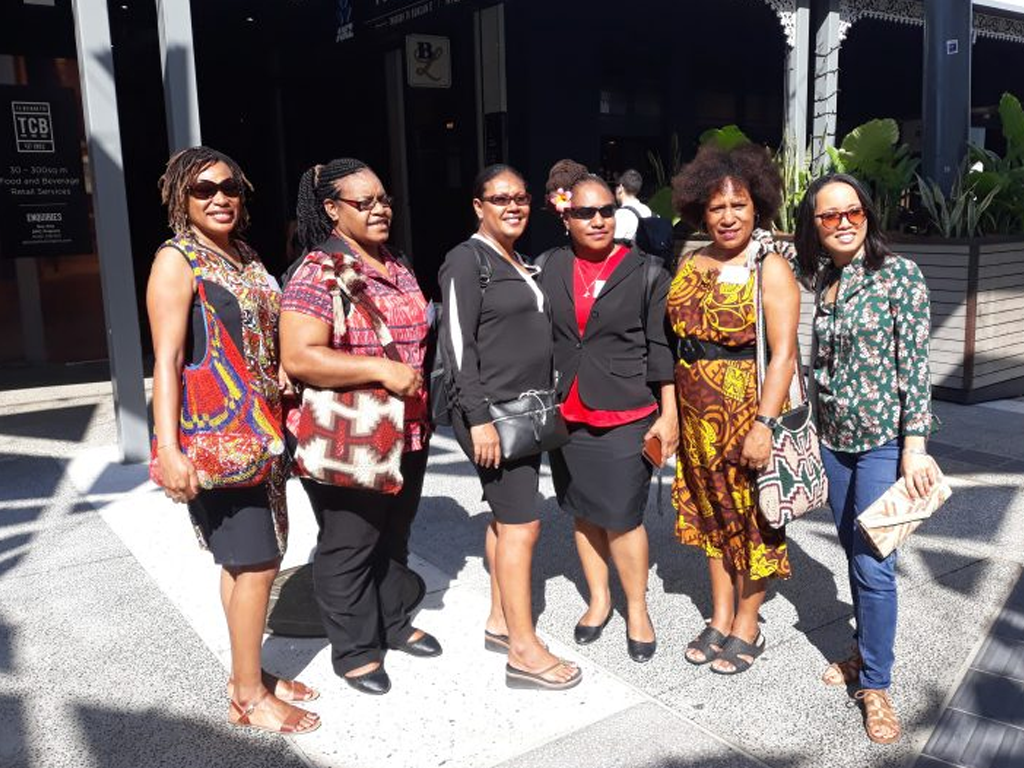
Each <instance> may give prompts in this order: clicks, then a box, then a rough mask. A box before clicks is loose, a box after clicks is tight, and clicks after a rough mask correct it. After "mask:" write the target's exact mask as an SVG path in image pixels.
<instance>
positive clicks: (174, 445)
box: [156, 443, 181, 451]
mask: <svg viewBox="0 0 1024 768" xmlns="http://www.w3.org/2000/svg"><path fill="white" fill-rule="evenodd" d="M164 448H178V444H177V443H164V444H163V445H158V446H157V447H156V449H157V450H158V451H162V450H163V449H164ZM178 450H181V449H180V448H178Z"/></svg>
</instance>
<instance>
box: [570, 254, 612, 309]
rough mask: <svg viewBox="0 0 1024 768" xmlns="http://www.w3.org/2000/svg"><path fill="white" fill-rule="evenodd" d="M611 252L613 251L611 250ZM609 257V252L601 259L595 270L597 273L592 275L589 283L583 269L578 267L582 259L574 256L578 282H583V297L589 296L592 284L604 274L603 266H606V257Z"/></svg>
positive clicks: (587, 297)
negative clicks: (599, 265) (592, 277)
mask: <svg viewBox="0 0 1024 768" xmlns="http://www.w3.org/2000/svg"><path fill="white" fill-rule="evenodd" d="M612 253H614V251H612ZM611 257H612V254H611V253H609V254H608V255H607V256H605V257H604V259H603V260H602V261H601V268H600V269H598V270H597V275H596V276H595V277H594V279H593V280H591V281H590V284H589V285H588V284H587V278H585V277H584V276H583V269H582V268H581V267H580V261H582V259H580V258H579V256H577V257H576V274H578V275H579V276H580V282H581V283H582V284H583V298H584V299H589V298H590V295H591V294H590V292H591V291H592V290H594V286H595V285H597V283H598V282H599V281H600V280H601V277H602V276H603V275H604V268H605V267H606V266H608V259H610V258H611Z"/></svg>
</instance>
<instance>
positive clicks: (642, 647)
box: [626, 635, 658, 664]
mask: <svg viewBox="0 0 1024 768" xmlns="http://www.w3.org/2000/svg"><path fill="white" fill-rule="evenodd" d="M626 650H627V651H628V652H629V658H631V659H632V660H633V661H635V662H636V663H637V664H646V663H647V662H648V661H650V660H651V659H652V658H654V652H655V651H657V650H658V641H657V640H651V642H649V643H644V642H641V641H640V640H634V639H633V638H631V637H629V636H628V635H627V636H626Z"/></svg>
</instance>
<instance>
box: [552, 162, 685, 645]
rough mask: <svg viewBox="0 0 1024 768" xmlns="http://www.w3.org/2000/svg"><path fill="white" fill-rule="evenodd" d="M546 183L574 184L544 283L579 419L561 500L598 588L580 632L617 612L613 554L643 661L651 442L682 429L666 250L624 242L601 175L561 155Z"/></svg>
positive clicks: (586, 636)
mask: <svg viewBox="0 0 1024 768" xmlns="http://www.w3.org/2000/svg"><path fill="white" fill-rule="evenodd" d="M547 187H548V188H553V189H557V188H561V189H563V190H568V191H569V192H570V193H571V194H570V196H569V199H570V200H571V205H569V206H568V207H566V208H564V210H563V211H562V220H563V222H564V224H565V228H566V230H567V231H568V233H569V242H570V244H569V245H568V246H567V247H563V248H559V249H556V250H554V251H551V252H549V253H547V254H546V255H545V256H544V257H543V262H542V263H543V266H542V269H541V274H540V284H541V287H542V288H544V290H545V292H546V293H547V295H548V296H549V297H550V300H551V308H552V315H553V319H554V334H555V368H556V370H557V371H558V373H559V387H558V390H559V391H558V396H559V400H560V401H561V402H562V416H563V417H564V418H565V420H566V421H567V422H568V423H569V428H570V430H569V431H570V441H569V443H568V444H566V445H565V446H563V447H561V448H559V449H558V450H555V451H552V453H551V473H552V476H553V478H554V482H555V493H556V495H557V497H558V503H559V505H560V506H561V508H562V509H563V510H564V511H565V512H567V513H568V514H570V515H572V517H573V525H574V527H575V541H576V551H577V553H578V555H579V558H580V563H581V565H582V566H583V573H584V576H585V577H586V580H587V588H588V591H589V596H588V605H587V610H586V612H585V613H584V614H583V616H582V618H581V619H580V620H579V623H577V625H576V628H575V632H574V636H575V639H576V642H577V643H579V644H580V645H587V644H589V643H592V642H594V641H596V640H597V639H598V638H600V637H601V634H602V632H603V630H604V628H605V627H606V626H607V624H608V622H609V621H610V620H611V618H612V614H613V611H612V600H611V590H610V588H609V573H608V571H609V569H608V565H609V561H611V562H613V563H614V564H615V569H616V571H617V572H618V575H619V580H620V581H621V583H622V589H623V592H625V594H626V649H627V653H628V654H629V656H630V658H631V659H633V661H635V662H638V663H644V662H647V661H650V659H651V658H652V657H653V656H654V653H655V651H656V649H657V641H656V639H655V632H654V626H653V625H652V623H651V618H650V615H649V614H648V612H647V577H648V571H649V569H650V562H649V557H648V541H647V529H646V528H645V527H644V522H643V521H644V510H645V508H646V507H647V498H648V493H649V489H650V484H651V472H652V469H653V468H652V465H651V464H650V463H649V462H647V461H645V459H644V457H643V455H642V450H643V447H644V443H645V442H646V441H647V440H648V439H650V438H652V437H653V438H657V440H658V442H659V444H660V448H661V451H660V452H661V453H662V454H663V455H664V456H665V457H666V458H667V457H668V456H670V455H672V454H674V453H675V450H676V444H677V442H678V438H679V431H678V414H677V412H676V400H675V389H674V387H673V384H672V363H673V361H672V352H671V350H670V349H669V346H668V342H667V340H666V335H665V331H666V328H665V297H666V294H667V292H668V284H669V275H668V273H667V272H666V271H665V270H664V269H663V268H662V266H661V263H660V261H658V260H657V259H656V258H655V257H653V256H648V255H645V254H643V253H641V252H640V251H638V250H636V249H635V248H631V247H627V246H624V245H616V243H615V242H614V239H613V237H614V233H615V221H616V214H615V202H614V198H613V197H612V191H611V189H609V188H608V184H607V183H605V181H604V180H603V179H601V178H600V177H599V176H595V175H594V174H591V173H589V172H588V171H587V168H585V167H584V166H582V165H580V164H579V163H575V162H572V161H569V160H562V161H559V162H558V163H556V164H555V166H554V167H553V168H552V169H551V173H550V176H549V180H548V184H547ZM538 261H539V262H540V260H538ZM651 275H654V277H653V278H652V277H651ZM658 469H660V466H659V467H658Z"/></svg>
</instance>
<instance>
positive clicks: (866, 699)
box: [853, 688, 900, 744]
mask: <svg viewBox="0 0 1024 768" xmlns="http://www.w3.org/2000/svg"><path fill="white" fill-rule="evenodd" d="M853 697H854V698H855V699H857V700H858V701H859V702H861V704H862V705H863V707H864V730H865V731H866V732H867V734H868V738H869V739H871V740H872V741H873V742H875V744H892V743H893V742H894V741H896V740H897V739H898V738H899V737H900V721H899V720H898V719H897V717H896V712H895V710H893V707H892V699H890V698H889V694H888V692H887V691H882V690H877V689H873V688H862V689H861V690H859V691H857V693H855V694H854V696H853ZM887 733H888V735H886V734H887Z"/></svg>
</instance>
